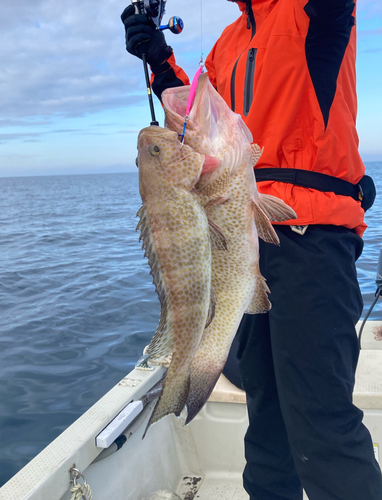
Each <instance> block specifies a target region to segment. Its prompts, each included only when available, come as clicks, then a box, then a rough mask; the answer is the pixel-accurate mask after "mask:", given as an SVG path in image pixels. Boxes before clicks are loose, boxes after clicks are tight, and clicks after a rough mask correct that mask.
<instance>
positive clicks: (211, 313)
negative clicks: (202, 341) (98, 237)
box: [205, 287, 217, 328]
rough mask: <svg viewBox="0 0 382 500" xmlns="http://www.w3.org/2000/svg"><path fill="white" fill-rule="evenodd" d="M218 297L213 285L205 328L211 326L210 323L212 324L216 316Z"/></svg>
mask: <svg viewBox="0 0 382 500" xmlns="http://www.w3.org/2000/svg"><path fill="white" fill-rule="evenodd" d="M216 299H217V296H216V293H215V290H214V289H213V288H212V287H211V295H210V306H209V308H208V316H207V321H206V326H205V328H208V327H209V325H210V324H211V322H212V320H213V319H214V317H215V310H216Z"/></svg>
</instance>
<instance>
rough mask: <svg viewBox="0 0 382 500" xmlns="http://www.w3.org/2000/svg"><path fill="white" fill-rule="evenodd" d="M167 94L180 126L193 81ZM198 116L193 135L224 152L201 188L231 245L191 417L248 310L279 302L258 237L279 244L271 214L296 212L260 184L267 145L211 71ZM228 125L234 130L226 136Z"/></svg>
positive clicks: (220, 269)
mask: <svg viewBox="0 0 382 500" xmlns="http://www.w3.org/2000/svg"><path fill="white" fill-rule="evenodd" d="M162 99H163V104H164V108H165V112H166V123H167V125H168V126H169V127H171V128H173V129H174V130H177V131H179V129H180V128H181V127H182V122H183V120H184V117H183V116H182V115H181V113H182V111H183V109H185V106H184V102H185V101H187V89H185V88H178V89H168V90H166V91H165V92H164V93H163V94H162ZM206 117H207V118H206ZM190 121H191V123H190V125H191V126H190V127H189V126H188V125H187V128H186V133H185V139H184V141H185V143H186V144H191V145H192V147H193V148H195V149H196V150H197V151H199V152H203V153H205V154H208V155H214V154H217V155H218V160H219V165H220V166H219V167H217V168H216V169H215V170H214V171H213V172H211V173H208V172H207V173H205V174H204V175H202V177H201V180H200V181H199V182H198V183H197V185H196V191H197V193H198V196H199V197H200V200H201V202H202V204H203V206H204V207H205V210H206V213H207V216H208V218H209V220H211V221H213V223H214V224H215V225H216V226H217V227H219V229H220V230H221V231H222V233H223V234H224V236H225V238H226V244H227V250H225V251H222V250H220V249H219V248H218V247H214V248H212V277H211V278H212V287H213V289H214V291H215V293H216V309H215V316H214V319H213V320H212V322H211V324H210V325H209V326H208V327H207V329H206V330H205V331H204V333H203V337H202V340H201V343H200V345H199V347H198V349H197V352H196V353H195V355H194V357H193V360H192V364H191V385H190V391H189V396H188V398H187V403H186V406H187V413H188V416H187V423H188V422H190V421H191V420H192V419H193V418H194V417H195V416H196V415H197V413H198V412H199V411H200V409H201V408H202V407H203V405H204V404H205V403H206V401H207V399H208V397H209V395H210V394H211V392H212V390H213V388H214V386H215V384H216V382H217V380H218V378H219V376H220V374H221V372H222V370H223V368H224V365H225V362H226V360H227V356H228V353H229V350H230V347H231V344H232V341H233V338H234V336H235V334H236V331H237V329H238V326H239V324H240V321H241V319H242V317H243V315H244V313H250V314H259V313H265V312H267V311H268V310H269V309H270V307H271V304H270V302H269V300H268V295H267V294H268V292H269V289H268V287H267V284H266V282H265V279H264V278H263V277H262V276H261V274H260V269H259V243H258V237H259V236H260V237H261V238H263V239H264V240H265V241H268V242H270V243H274V244H279V240H278V237H277V235H276V233H275V231H274V229H273V227H272V225H271V224H270V221H269V219H271V220H274V221H285V220H289V219H292V218H295V217H296V214H295V213H294V211H293V210H292V209H291V208H290V207H288V206H287V205H286V204H285V203H284V202H283V201H281V200H279V199H278V198H275V197H273V196H265V195H262V194H259V192H258V191H257V187H256V181H255V175H254V171H253V167H254V164H255V163H256V161H257V160H258V158H259V157H260V155H261V150H260V148H259V147H258V146H256V145H251V142H252V136H251V133H250V131H249V130H248V128H247V127H246V125H245V124H244V122H243V121H242V119H241V118H240V116H239V115H236V114H235V113H233V112H232V111H231V110H230V109H229V108H228V106H227V104H226V103H225V102H224V101H223V99H222V98H221V97H220V96H219V95H218V94H217V92H216V91H215V89H214V88H213V87H212V85H211V84H210V82H209V80H208V77H207V75H202V76H201V77H200V78H199V83H198V87H197V92H196V97H195V102H194V107H193V112H192V117H191V114H190ZM232 127H234V128H232ZM227 128H228V130H230V138H229V140H227V141H225V139H224V132H226V129H227ZM219 133H221V134H223V135H222V141H223V142H224V141H225V142H224V144H220V145H219V141H218V136H219Z"/></svg>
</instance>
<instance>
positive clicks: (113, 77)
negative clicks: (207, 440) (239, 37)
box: [0, 0, 239, 126]
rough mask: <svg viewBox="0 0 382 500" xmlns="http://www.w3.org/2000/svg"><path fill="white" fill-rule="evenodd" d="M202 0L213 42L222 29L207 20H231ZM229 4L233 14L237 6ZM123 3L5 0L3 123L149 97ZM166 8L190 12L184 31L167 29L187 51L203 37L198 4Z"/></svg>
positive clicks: (0, 7) (1, 10)
mask: <svg viewBox="0 0 382 500" xmlns="http://www.w3.org/2000/svg"><path fill="white" fill-rule="evenodd" d="M220 2H222V3H223V4H228V2H224V1H223V0H219V3H220ZM128 3H129V2H126V5H128ZM204 4H205V5H204V6H203V9H204V11H203V14H204V15H203V19H204V21H203V31H204V41H205V42H206V43H211V42H212V40H213V39H216V38H217V36H218V33H216V31H215V30H213V29H212V30H211V23H210V20H211V19H212V18H214V25H217V24H218V23H219V22H220V23H221V24H222V25H225V24H227V22H228V20H227V19H226V18H227V9H226V10H225V11H224V9H216V5H217V2H204ZM211 4H212V5H211ZM224 7H227V5H224ZM229 7H230V9H229V11H230V12H232V13H234V14H233V18H232V20H234V19H235V16H236V17H237V15H238V13H239V11H238V9H237V6H235V5H232V4H230V5H229ZM123 8H124V5H123V3H122V4H121V3H120V2H118V1H117V0H103V1H102V2H96V3H94V2H91V1H90V0H81V2H78V1H77V0H68V1H66V2H59V1H57V0H28V1H27V2H26V1H25V0H2V1H1V3H0V29H1V31H2V43H1V45H0V60H1V61H2V64H1V68H0V112H1V116H2V117H3V124H1V122H0V126H5V122H6V121H8V123H9V124H10V125H12V124H15V125H16V124H17V123H20V120H25V119H26V118H28V117H42V119H45V118H46V117H49V116H52V115H57V114H58V115H62V116H83V115H85V114H87V113H95V112H99V111H102V110H105V109H115V108H118V107H122V106H126V105H130V104H136V103H139V102H140V101H141V100H142V99H146V98H147V97H146V96H145V92H144V78H143V70H142V63H141V61H139V60H138V59H136V58H134V57H132V56H130V55H129V54H127V53H126V50H125V44H124V28H123V25H122V23H121V20H120V14H121V12H122V10H123ZM167 10H168V11H169V14H168V15H167V14H166V17H165V20H166V21H167V19H168V17H170V14H178V15H181V16H183V17H184V20H185V25H186V27H185V30H184V33H183V34H181V35H178V37H176V36H175V35H173V34H171V33H169V34H168V35H166V36H167V40H168V43H169V44H171V45H174V47H175V46H176V47H177V49H179V50H178V52H179V55H180V58H181V59H182V57H181V55H182V53H184V52H187V51H189V50H190V47H192V49H193V50H195V48H194V47H195V40H197V39H199V41H200V36H201V35H200V34H201V31H200V28H201V24H200V10H199V5H197V6H196V7H195V5H194V4H193V5H190V2H188V1H186V0H178V1H177V2H175V1H173V2H171V1H168V2H167ZM170 11H171V12H170ZM224 12H225V14H224ZM211 16H214V17H211ZM186 59H187V60H188V58H186V57H185V60H186ZM194 65H195V67H196V65H197V62H196V60H195V63H194Z"/></svg>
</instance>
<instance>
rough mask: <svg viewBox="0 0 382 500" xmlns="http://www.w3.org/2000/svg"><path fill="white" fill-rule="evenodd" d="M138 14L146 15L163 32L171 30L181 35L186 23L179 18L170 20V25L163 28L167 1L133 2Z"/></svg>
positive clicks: (138, 0)
mask: <svg viewBox="0 0 382 500" xmlns="http://www.w3.org/2000/svg"><path fill="white" fill-rule="evenodd" d="M131 3H132V4H133V5H134V7H135V12H136V13H137V14H144V15H146V16H147V17H148V18H149V19H150V20H151V21H152V22H153V24H154V25H155V26H156V27H157V29H159V30H161V31H163V30H166V29H169V30H170V31H171V33H174V34H175V35H179V33H182V31H183V27H184V23H183V21H182V19H181V18H180V17H178V16H173V17H171V18H170V20H169V22H168V24H165V25H163V26H161V24H160V23H161V22H162V18H163V15H164V13H165V11H166V9H165V7H166V0H131Z"/></svg>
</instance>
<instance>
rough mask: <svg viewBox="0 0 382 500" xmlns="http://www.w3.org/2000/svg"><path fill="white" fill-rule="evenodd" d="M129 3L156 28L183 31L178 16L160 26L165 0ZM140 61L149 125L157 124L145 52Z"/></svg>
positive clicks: (175, 31) (136, 0)
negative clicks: (147, 104)
mask: <svg viewBox="0 0 382 500" xmlns="http://www.w3.org/2000/svg"><path fill="white" fill-rule="evenodd" d="M131 3H132V4H133V5H134V8H135V13H136V14H143V15H146V16H147V17H148V18H149V19H150V20H151V21H152V23H153V24H154V26H155V27H156V29H158V30H160V31H163V30H166V29H168V30H170V31H171V33H174V34H175V35H179V33H181V32H182V31H183V27H184V23H183V21H182V19H181V18H180V17H178V16H173V17H171V18H170V20H169V22H168V23H167V24H166V25H163V26H161V24H160V23H161V22H162V18H163V15H164V13H165V6H166V0H131ZM142 62H143V70H144V73H145V80H146V87H147V96H148V98H149V106H150V112H151V120H152V121H151V123H150V125H159V123H158V122H157V120H156V118H155V110H154V102H153V95H152V92H151V85H150V76H149V71H148V68H147V61H146V54H142Z"/></svg>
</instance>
